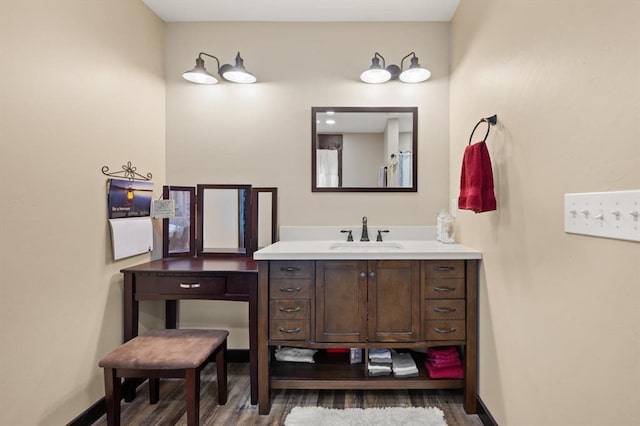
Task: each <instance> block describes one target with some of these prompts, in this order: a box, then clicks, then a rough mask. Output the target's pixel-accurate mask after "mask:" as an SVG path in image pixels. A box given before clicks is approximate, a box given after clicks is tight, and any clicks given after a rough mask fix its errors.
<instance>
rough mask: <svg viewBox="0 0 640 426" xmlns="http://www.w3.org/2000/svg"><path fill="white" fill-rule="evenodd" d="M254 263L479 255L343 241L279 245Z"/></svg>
mask: <svg viewBox="0 0 640 426" xmlns="http://www.w3.org/2000/svg"><path fill="white" fill-rule="evenodd" d="M253 258H254V259H255V260H368V259H376V260H385V259H404V260H420V259H423V260H429V259H452V260H454V259H481V258H482V252H480V251H478V250H475V249H472V248H469V247H465V246H463V245H461V244H445V243H441V242H439V241H435V240H385V242H383V243H376V242H375V241H370V242H366V243H361V242H359V241H355V242H350V243H348V242H345V241H344V240H307V241H304V240H295V241H279V242H277V243H275V244H271V245H270V246H267V247H265V248H263V249H261V250H258V251H256V252H255V253H254V254H253Z"/></svg>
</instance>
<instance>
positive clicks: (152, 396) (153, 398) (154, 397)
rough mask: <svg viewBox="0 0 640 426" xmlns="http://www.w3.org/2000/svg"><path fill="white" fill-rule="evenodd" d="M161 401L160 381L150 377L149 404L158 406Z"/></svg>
mask: <svg viewBox="0 0 640 426" xmlns="http://www.w3.org/2000/svg"><path fill="white" fill-rule="evenodd" d="M158 401H160V379H159V378H157V377H149V404H151V405H153V404H157V403H158Z"/></svg>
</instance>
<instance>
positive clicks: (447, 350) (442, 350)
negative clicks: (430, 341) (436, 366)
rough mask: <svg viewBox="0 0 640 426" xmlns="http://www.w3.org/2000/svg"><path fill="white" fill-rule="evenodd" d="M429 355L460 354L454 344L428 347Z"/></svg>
mask: <svg viewBox="0 0 640 426" xmlns="http://www.w3.org/2000/svg"><path fill="white" fill-rule="evenodd" d="M427 356H430V357H433V358H436V357H449V356H456V357H457V356H458V350H457V349H456V348H454V347H453V346H434V347H431V348H427Z"/></svg>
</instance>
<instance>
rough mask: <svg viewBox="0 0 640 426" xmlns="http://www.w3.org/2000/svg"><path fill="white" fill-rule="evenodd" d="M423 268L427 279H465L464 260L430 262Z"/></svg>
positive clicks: (426, 262)
mask: <svg viewBox="0 0 640 426" xmlns="http://www.w3.org/2000/svg"><path fill="white" fill-rule="evenodd" d="M423 266H424V268H425V276H426V277H427V278H464V260H428V261H425V262H424V264H423Z"/></svg>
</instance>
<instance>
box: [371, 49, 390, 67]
mask: <svg viewBox="0 0 640 426" xmlns="http://www.w3.org/2000/svg"><path fill="white" fill-rule="evenodd" d="M376 58H380V59H382V68H386V67H387V66H386V64H385V60H384V56H382V55H381V54H379V53H378V52H376V53H375V54H374V55H373V59H374V60H375V59H376Z"/></svg>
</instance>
